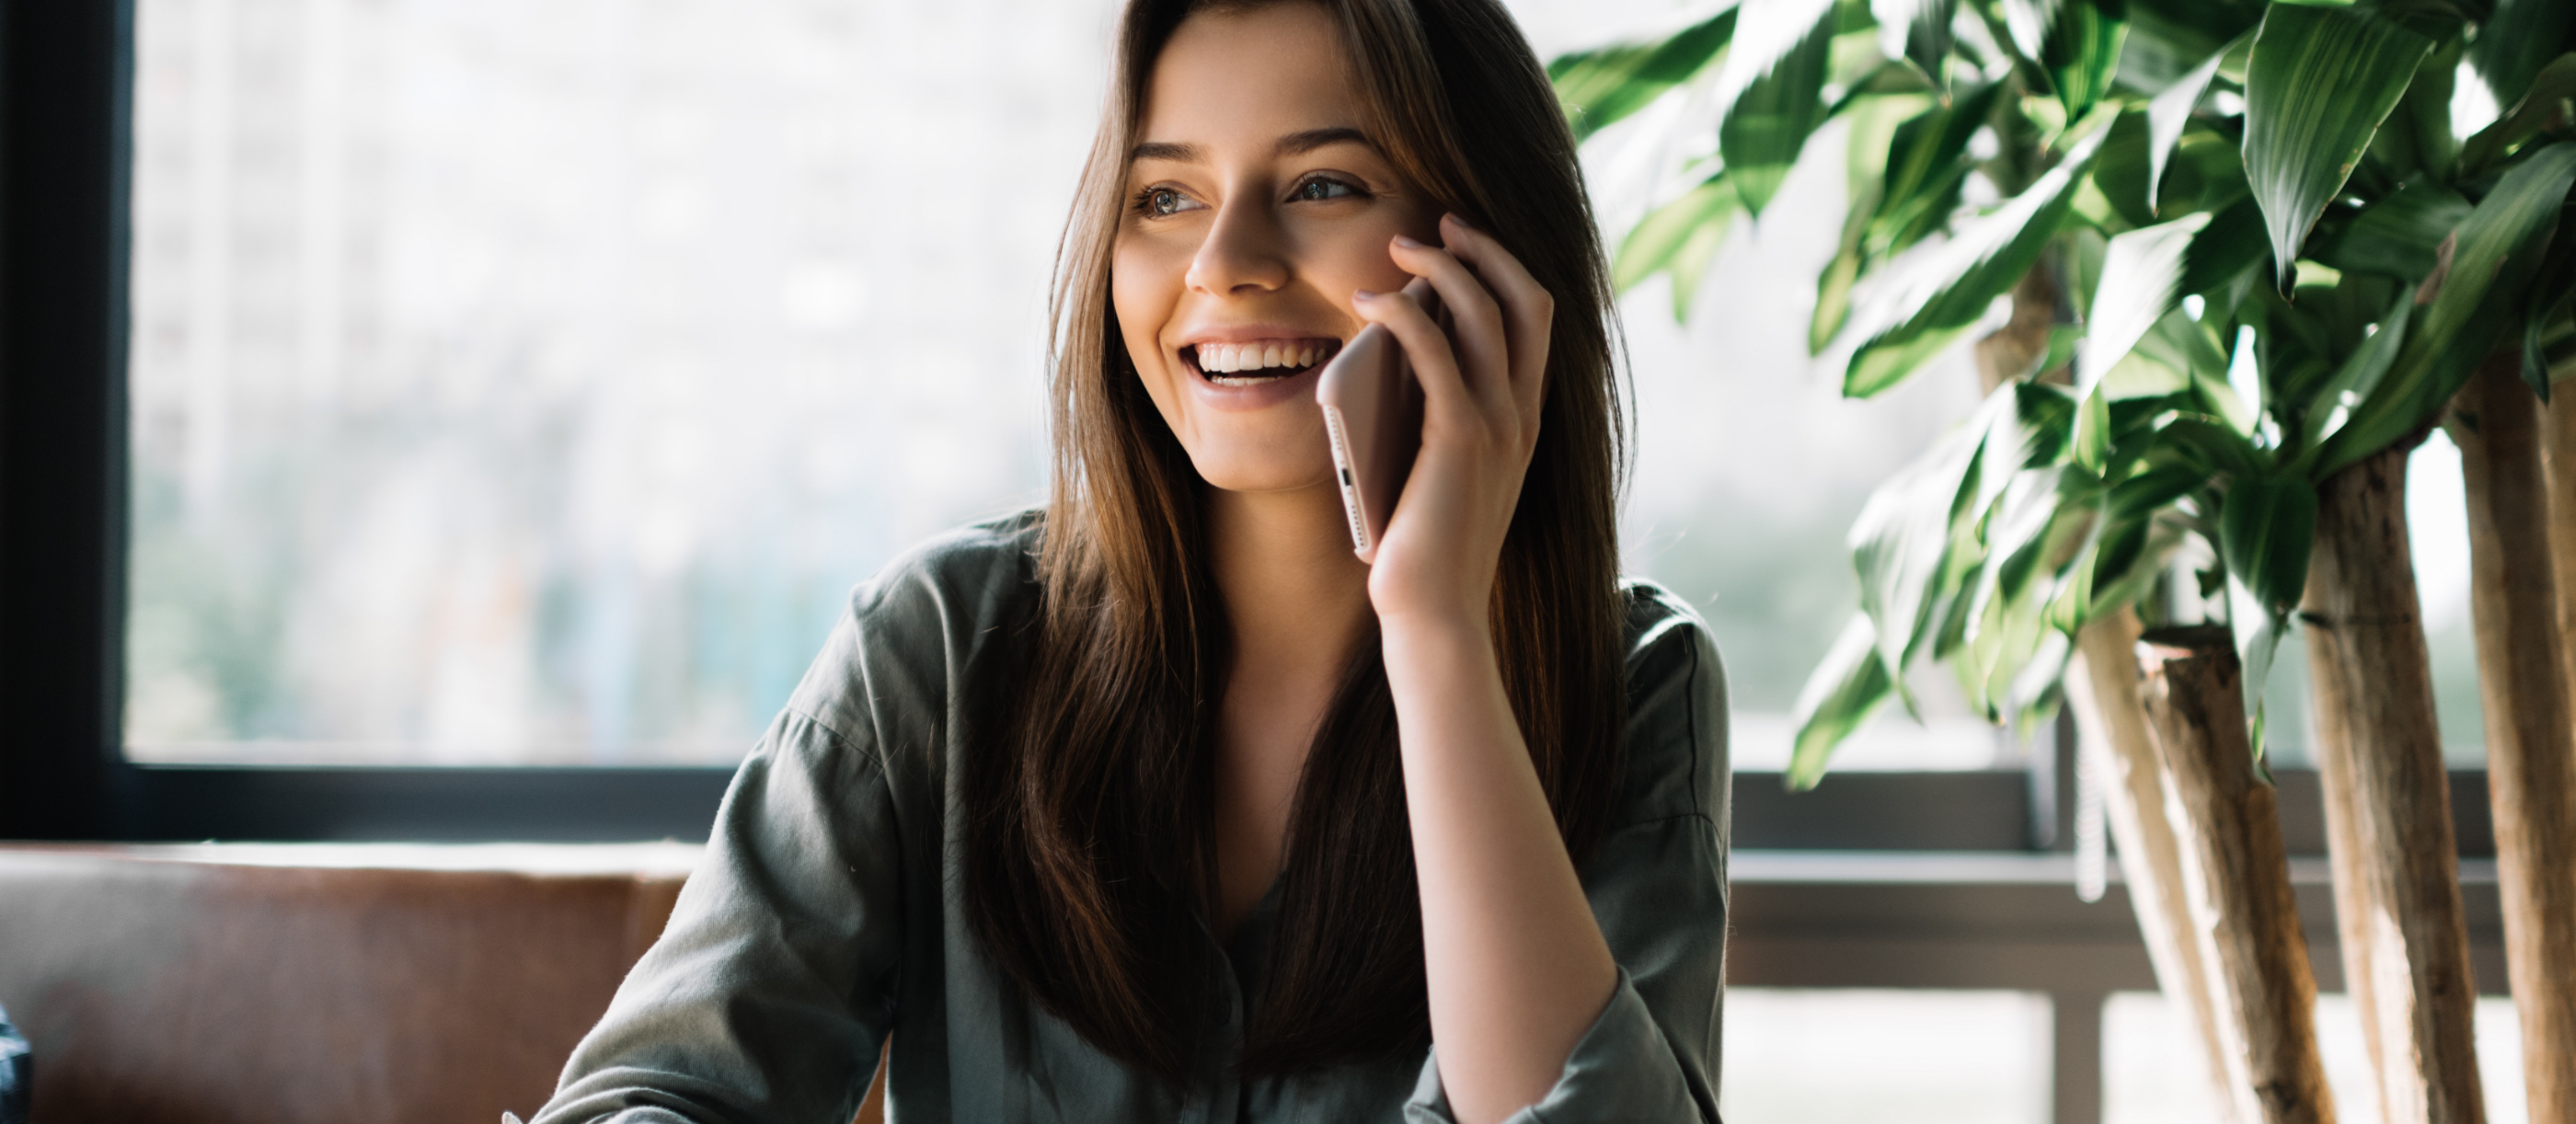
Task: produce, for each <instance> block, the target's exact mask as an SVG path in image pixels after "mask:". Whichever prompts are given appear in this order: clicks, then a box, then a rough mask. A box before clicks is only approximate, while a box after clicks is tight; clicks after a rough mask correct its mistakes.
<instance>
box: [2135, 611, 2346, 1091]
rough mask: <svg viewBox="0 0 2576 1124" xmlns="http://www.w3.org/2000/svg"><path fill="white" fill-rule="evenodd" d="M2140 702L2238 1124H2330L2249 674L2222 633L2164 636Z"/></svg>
mask: <svg viewBox="0 0 2576 1124" xmlns="http://www.w3.org/2000/svg"><path fill="white" fill-rule="evenodd" d="M2138 649H2139V652H2138V655H2139V661H2140V663H2141V664H2142V665H2144V667H2145V670H2146V678H2145V684H2144V687H2143V691H2142V693H2143V694H2144V696H2145V700H2146V710H2147V717H2148V719H2149V720H2150V722H2151V723H2152V726H2153V729H2154V731H2155V734H2156V743H2157V747H2158V749H2159V750H2160V753H2161V758H2162V760H2163V761H2164V765H2165V775H2166V777H2167V778H2169V779H2170V780H2171V781H2172V782H2173V796H2172V799H2171V800H2169V801H2168V802H2167V803H2166V810H2167V812H2168V813H2169V814H2170V815H2171V817H2172V819H2173V831H2174V836H2175V838H2176V840H2177V841H2178V842H2179V844H2180V847H2181V852H2182V876H2183V879H2182V880H2183V884H2184V886H2185V888H2186V889H2187V890H2188V893H2187V894H2186V898H2187V899H2188V901H2189V904H2190V907H2191V921H2192V925H2191V927H2192V931H2193V933H2194V934H2195V935H2196V937H2197V939H2198V942H2199V945H2200V957H2201V961H2202V963H2204V964H2206V965H2207V966H2208V975H2209V987H2210V991H2211V1001H2212V1003H2213V1005H2214V1006H2216V1007H2217V1008H2218V1010H2219V1013H2220V1016H2221V1017H2220V1018H2219V1020H2218V1028H2219V1032H2220V1034H2221V1036H2222V1038H2223V1039H2224V1043H2225V1048H2224V1049H2223V1050H2222V1051H2221V1055H2222V1057H2223V1058H2224V1059H2225V1064H2226V1067H2227V1068H2226V1075H2227V1076H2226V1079H2225V1080H2224V1081H2223V1082H2222V1085H2224V1087H2225V1090H2226V1092H2227V1094H2228V1097H2229V1099H2230V1100H2232V1101H2234V1102H2235V1109H2236V1115H2237V1118H2238V1119H2241V1120H2260V1121H2264V1122H2265V1124H2333V1122H2334V1118H2335V1112H2334V1098H2333V1095H2332V1094H2331V1093H2330V1092H2329V1091H2328V1090H2327V1088H2326V1072H2325V1062H2324V1060H2323V1059H2322V1058H2321V1057H2320V1056H2319V1055H2318V1053H2317V1034H2316V1005H2317V981H2316V976H2315V974H2314V973H2313V972H2311V971H2310V970H2309V967H2308V942H2307V936H2306V934H2305V933H2304V932H2303V931H2302V930H2301V929H2300V927H2299V903H2298V898H2297V896H2296V895H2295V894H2294V893H2293V892H2292V891H2291V889H2290V856H2289V852H2288V850H2287V848H2286V847H2284V846H2283V844H2282V842H2281V815H2280V801H2279V796H2278V794H2277V793H2275V792H2274V791H2273V789H2272V786H2271V785H2270V784H2268V783H2266V782H2265V781H2263V780H2262V779H2261V778H2259V777H2257V776H2256V775H2255V773H2254V747H2253V745H2252V743H2251V742H2250V741H2249V740H2248V738H2247V737H2246V731H2245V695H2244V688H2243V683H2242V679H2243V669H2242V668H2240V667H2239V666H2238V663H2237V660H2236V639H2235V637H2234V636H2233V635H2232V634H2231V633H2229V631H2228V630H2227V628H2226V626H2224V625H2220V626H2201V627H2196V628H2183V629H2159V630H2157V631H2156V632H2152V633H2149V634H2147V636H2146V639H2145V640H2144V642H2142V643H2140V644H2139V645H2138Z"/></svg>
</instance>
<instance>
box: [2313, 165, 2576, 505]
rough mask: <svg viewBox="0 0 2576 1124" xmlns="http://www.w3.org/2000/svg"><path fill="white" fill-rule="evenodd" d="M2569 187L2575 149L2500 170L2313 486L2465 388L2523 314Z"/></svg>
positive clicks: (2575, 174)
mask: <svg viewBox="0 0 2576 1124" xmlns="http://www.w3.org/2000/svg"><path fill="white" fill-rule="evenodd" d="M2571 182H2576V141H2565V142H2561V143H2558V144H2553V145H2551V146H2549V147H2547V148H2544V149H2542V150H2540V151H2539V152H2536V153H2533V154H2532V155H2531V156H2530V157H2529V158H2527V159H2524V160H2523V161H2521V162H2520V163H2518V164H2516V165H2515V166H2514V167H2513V169H2512V170H2511V171H2508V172H2506V173H2505V175H2504V178H2503V179H2502V180H2500V181H2498V182H2497V183H2496V186H2495V190H2493V191H2490V192H2488V193H2487V197H2486V198H2485V199H2482V200H2480V201H2479V202H2478V206H2477V209H2476V210H2474V211H2471V212H2469V217H2468V218H2467V219H2466V220H2464V221H2462V222H2461V223H2460V229H2459V232H2458V233H2457V234H2455V235H2454V236H2453V238H2454V239H2455V244H2456V249H2454V250H2453V252H2452V254H2451V264H2450V268H2449V269H2448V270H2447V271H2442V272H2438V273H2437V274H2436V276H2435V277H2433V278H2428V279H2427V280H2426V282H2425V284H2426V287H2427V288H2430V289H2434V290H2435V291H2434V293H2433V295H2432V302H2431V304H2430V306H2429V307H2427V308H2425V309H2424V311H2423V319H2422V321H2421V322H2420V323H2419V324H2418V325H2417V326H2416V327H2415V328H2414V329H2413V330H2411V331H2410V332H2409V333H2408V336H2407V339H2406V341H2405V344H2404V345H2403V347H2402V348H2401V349H2400V350H2399V351H2398V353H2397V358H2396V360H2395V361H2394V362H2393V363H2392V364H2391V365H2390V369H2389V372H2388V374H2387V375H2386V377H2384V378H2382V379H2381V380H2380V382H2379V385H2378V386H2377V387H2376V388H2375V389H2373V390H2372V392H2371V394H2370V396H2369V397H2368V398H2365V399H2363V401H2362V404H2361V405H2360V406H2359V407H2358V408H2356V409H2355V410H2354V411H2353V414H2352V418H2351V420H2349V421H2347V422H2346V423H2345V424H2344V427H2343V429H2342V431H2341V432H2339V433H2337V434H2335V436H2334V438H2333V444H2332V446H2331V447H2330V448H2329V449H2327V450H2326V451H2325V452H2324V453H2323V455H2322V463H2321V464H2320V465H2319V466H2318V470H2317V471H2318V475H2319V476H2320V478H2322V477H2323V476H2324V475H2325V474H2327V473H2331V472H2334V471H2335V470H2337V469H2340V468H2342V467H2343V466H2345V465H2347V464H2351V463H2352V462H2354V461H2356V460H2359V459H2361V458H2363V457H2365V456H2368V455H2370V454H2372V453H2374V452H2377V451H2379V450H2380V449H2382V448H2385V447H2386V446H2387V445H2388V443H2389V442H2392V441H2395V440H2397V439H2398V438H2399V437H2402V436H2404V435H2405V434H2406V433H2407V432H2409V431H2411V430H2413V429H2414V428H2415V427H2416V426H2418V425H2420V424H2422V423H2423V422H2424V420H2425V419H2427V418H2430V417H2432V416H2433V412H2434V411H2435V410H2438V409H2440V408H2441V406H2442V404H2443V403H2445V402H2448V401H2449V400H2450V398H2451V395H2452V394H2453V393H2454V392H2456V391H2458V390H2459V388H2460V384H2462V383H2463V382H2466V381H2467V380H2468V377H2469V372H2470V371H2472V370H2473V369H2475V368H2476V366H2477V363H2478V361H2479V360H2480V359H2482V358H2483V357H2485V355H2486V353H2487V349H2488V348H2489V347H2490V346H2491V345H2493V343H2494V342H2495V338H2496V336H2497V335H2498V334H2500V333H2501V332H2502V331H2503V330H2504V328H2505V325H2506V324H2507V323H2509V322H2510V321H2511V320H2512V319H2513V318H2514V317H2515V316H2516V315H2517V314H2519V313H2520V312H2521V311H2522V306H2523V285H2524V284H2525V283H2526V282H2528V281H2529V280H2530V278H2531V275H2532V274H2533V273H2535V272H2537V271H2538V269H2539V267H2540V261H2541V258H2542V256H2543V254H2544V253H2545V252H2546V250H2547V247H2548V244H2549V237H2550V234H2551V232H2552V231H2553V230H2554V229H2555V227H2556V224H2557V221H2558V213H2559V211H2560V209H2562V208H2563V207H2565V206H2566V204H2567V188H2568V185H2569V184H2570V183H2571ZM2417 299H2418V300H2419V301H2421V300H2422V297H2421V296H2420V295H2419V297H2418V298H2417Z"/></svg>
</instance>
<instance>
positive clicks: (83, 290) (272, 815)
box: [0, 0, 2494, 856]
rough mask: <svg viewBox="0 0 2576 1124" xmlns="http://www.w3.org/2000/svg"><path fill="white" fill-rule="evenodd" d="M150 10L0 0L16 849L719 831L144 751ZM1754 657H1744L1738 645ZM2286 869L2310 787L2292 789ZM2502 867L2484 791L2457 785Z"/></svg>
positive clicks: (1880, 820)
mask: <svg viewBox="0 0 2576 1124" xmlns="http://www.w3.org/2000/svg"><path fill="white" fill-rule="evenodd" d="M133 30H134V3H133V0H0V715H5V716H6V719H5V721H6V730H5V733H0V839H29V840H45V839H51V840H70V839H85V840H125V841H153V840H196V839H241V840H267V841H324V840H501V839H509V840H530V841H577V840H632V839H652V838H674V839H703V838H705V836H706V832H707V828H708V826H709V824H710V821H711V820H712V818H713V815H714V811H715V807H716V803H717V801H718V799H719V798H720V797H721V796H722V794H723V792H724V789H725V785H726V784H727V782H728V781H729V779H730V778H731V776H732V774H733V771H734V770H733V768H732V767H731V766H721V767H644V768H633V767H605V766H603V767H584V768H555V767H520V766H503V767H278V766H259V765H161V764H145V763H137V762H132V761H129V760H127V759H126V757H125V753H124V744H123V736H122V731H121V727H120V719H121V715H122V712H123V709H124V681H123V677H124V639H125V611H126V561H127V559H126V547H127V543H126V537H127V502H128V499H127V460H126V458H127V402H126V383H125V373H126V348H127V343H128V318H127V265H128V250H129V243H130V237H129V229H128V226H129V210H128V205H129V192H128V186H129V178H128V177H129V172H130V164H131V149H132V135H131V109H132V90H133V45H134V44H133ZM1739 658H1743V656H1742V654H1739ZM2055 733H2056V736H2054V737H2047V738H2043V739H2042V745H2041V747H2040V749H2039V751H2038V752H2035V753H2034V754H2033V755H2032V759H2031V766H2030V767H2029V768H2027V769H2019V768H2011V769H1992V770H1981V771H1972V772H1909V773H1840V774H1836V775H1834V776H1833V777H1831V778H1830V779H1829V780H1828V781H1827V782H1826V783H1825V784H1824V785H1823V786H1822V787H1820V788H1818V789H1816V790H1814V791H1812V792H1808V793H1799V794H1790V793H1786V792H1784V791H1783V790H1782V788H1781V786H1780V784H1779V775H1778V774H1776V773H1767V772H1739V773H1738V774H1737V775H1736V788H1735V792H1736V804H1735V809H1734V838H1733V845H1734V846H1735V847H1736V848H1738V849H1805V850H1878V851H1984V852H1993V851H2007V852H2009V851H2041V852H2045V851H2064V850H2067V849H2069V848H2070V847H2071V846H2072V842H2073V841H2072V838H2071V836H2072V831H2071V818H2072V810H2071V805H2072V803H2073V799H2072V796H2073V792H2072V790H2073V778H2072V773H2073V770H2072V768H2071V767H2070V766H2071V762H2072V742H2073V738H2072V731H2071V729H2070V727H2069V724H2068V723H2066V722H2065V721H2063V720H2062V719H2061V721H2060V722H2059V723H2058V724H2057V726H2056V730H2055ZM2280 781H2281V785H2282V793H2283V807H2284V813H2285V817H2284V818H2285V829H2286V834H2287V835H2288V837H2289V838H2288V842H2289V844H2290V849H2291V851H2292V852H2293V853H2298V854H2316V853H2321V852H2322V850H2323V826H2322V817H2321V815H2320V814H2319V811H2318V801H2317V795H2316V781H2315V775H2314V774H2313V773H2308V772H2303V771H2297V770H2283V771H2282V773H2281V776H2280ZM2452 794H2453V803H2454V808H2455V811H2456V813H2457V815H2458V824H2459V829H2460V830H2459V834H2460V839H2461V845H2462V846H2461V850H2462V852H2463V854H2466V855H2470V856H2486V855H2492V854H2493V853H2494V844H2493V833H2492V831H2491V830H2490V829H2489V827H2488V816H2487V803H2486V785H2485V776H2484V774H2482V773H2476V772H2463V773H2454V774H2453V775H2452Z"/></svg>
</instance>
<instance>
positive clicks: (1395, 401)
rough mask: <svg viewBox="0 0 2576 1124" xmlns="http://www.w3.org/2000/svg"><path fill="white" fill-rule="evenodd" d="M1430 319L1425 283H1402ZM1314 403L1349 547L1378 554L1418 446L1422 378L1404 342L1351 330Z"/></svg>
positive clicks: (1381, 330) (1377, 330) (1374, 329)
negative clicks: (1407, 358) (1327, 440)
mask: <svg viewBox="0 0 2576 1124" xmlns="http://www.w3.org/2000/svg"><path fill="white" fill-rule="evenodd" d="M1404 292H1405V295H1407V296H1410V297H1412V298H1413V299H1414V301H1415V302H1416V303H1419V304H1420V305H1422V307H1423V310H1424V311H1426V312H1429V313H1430V314H1431V319H1432V321H1433V322H1434V323H1440V322H1442V317H1441V315H1440V298H1439V296H1438V295H1437V294H1435V293H1433V292H1432V291H1431V283H1430V282H1428V281H1425V280H1422V279H1421V278H1415V279H1414V280H1413V283H1412V284H1409V285H1406V286H1405V287H1404ZM1315 404H1316V405H1318V406H1321V407H1323V410H1324V433H1325V435H1326V436H1327V437H1329V438H1331V440H1332V443H1333V473H1334V475H1335V476H1336V477H1337V478H1338V479H1339V480H1340V482H1341V488H1342V513H1343V514H1344V515H1347V516H1349V517H1350V525H1351V549H1352V551H1353V552H1354V553H1357V554H1358V555H1359V556H1360V561H1362V562H1375V561H1377V544H1378V540H1379V539H1381V538H1383V537H1384V536H1385V535H1386V522H1387V519H1388V517H1390V516H1392V515H1394V514H1395V501H1396V498H1397V497H1398V496H1399V495H1401V494H1402V493H1403V492H1404V480H1405V477H1407V476H1409V475H1411V474H1412V472H1413V457H1414V454H1415V453H1417V452H1419V451H1421V448H1422V383H1421V382H1420V381H1419V380H1417V379H1415V378H1414V377H1413V365H1412V364H1410V363H1407V362H1405V359H1404V345H1403V344H1401V343H1398V342H1396V338H1395V335H1394V333H1392V332H1389V331H1387V330H1386V326H1385V325H1383V324H1371V325H1369V326H1367V327H1365V328H1362V329H1360V331H1359V334H1358V335H1356V336H1353V337H1351V342H1350V343H1349V344H1347V345H1345V346H1344V347H1343V348H1342V350H1341V352H1340V353H1339V354H1336V355H1334V356H1333V358H1332V361H1331V362H1329V363H1326V364H1324V373H1323V374H1322V375H1320V376H1318V377H1317V379H1316V382H1315Z"/></svg>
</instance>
